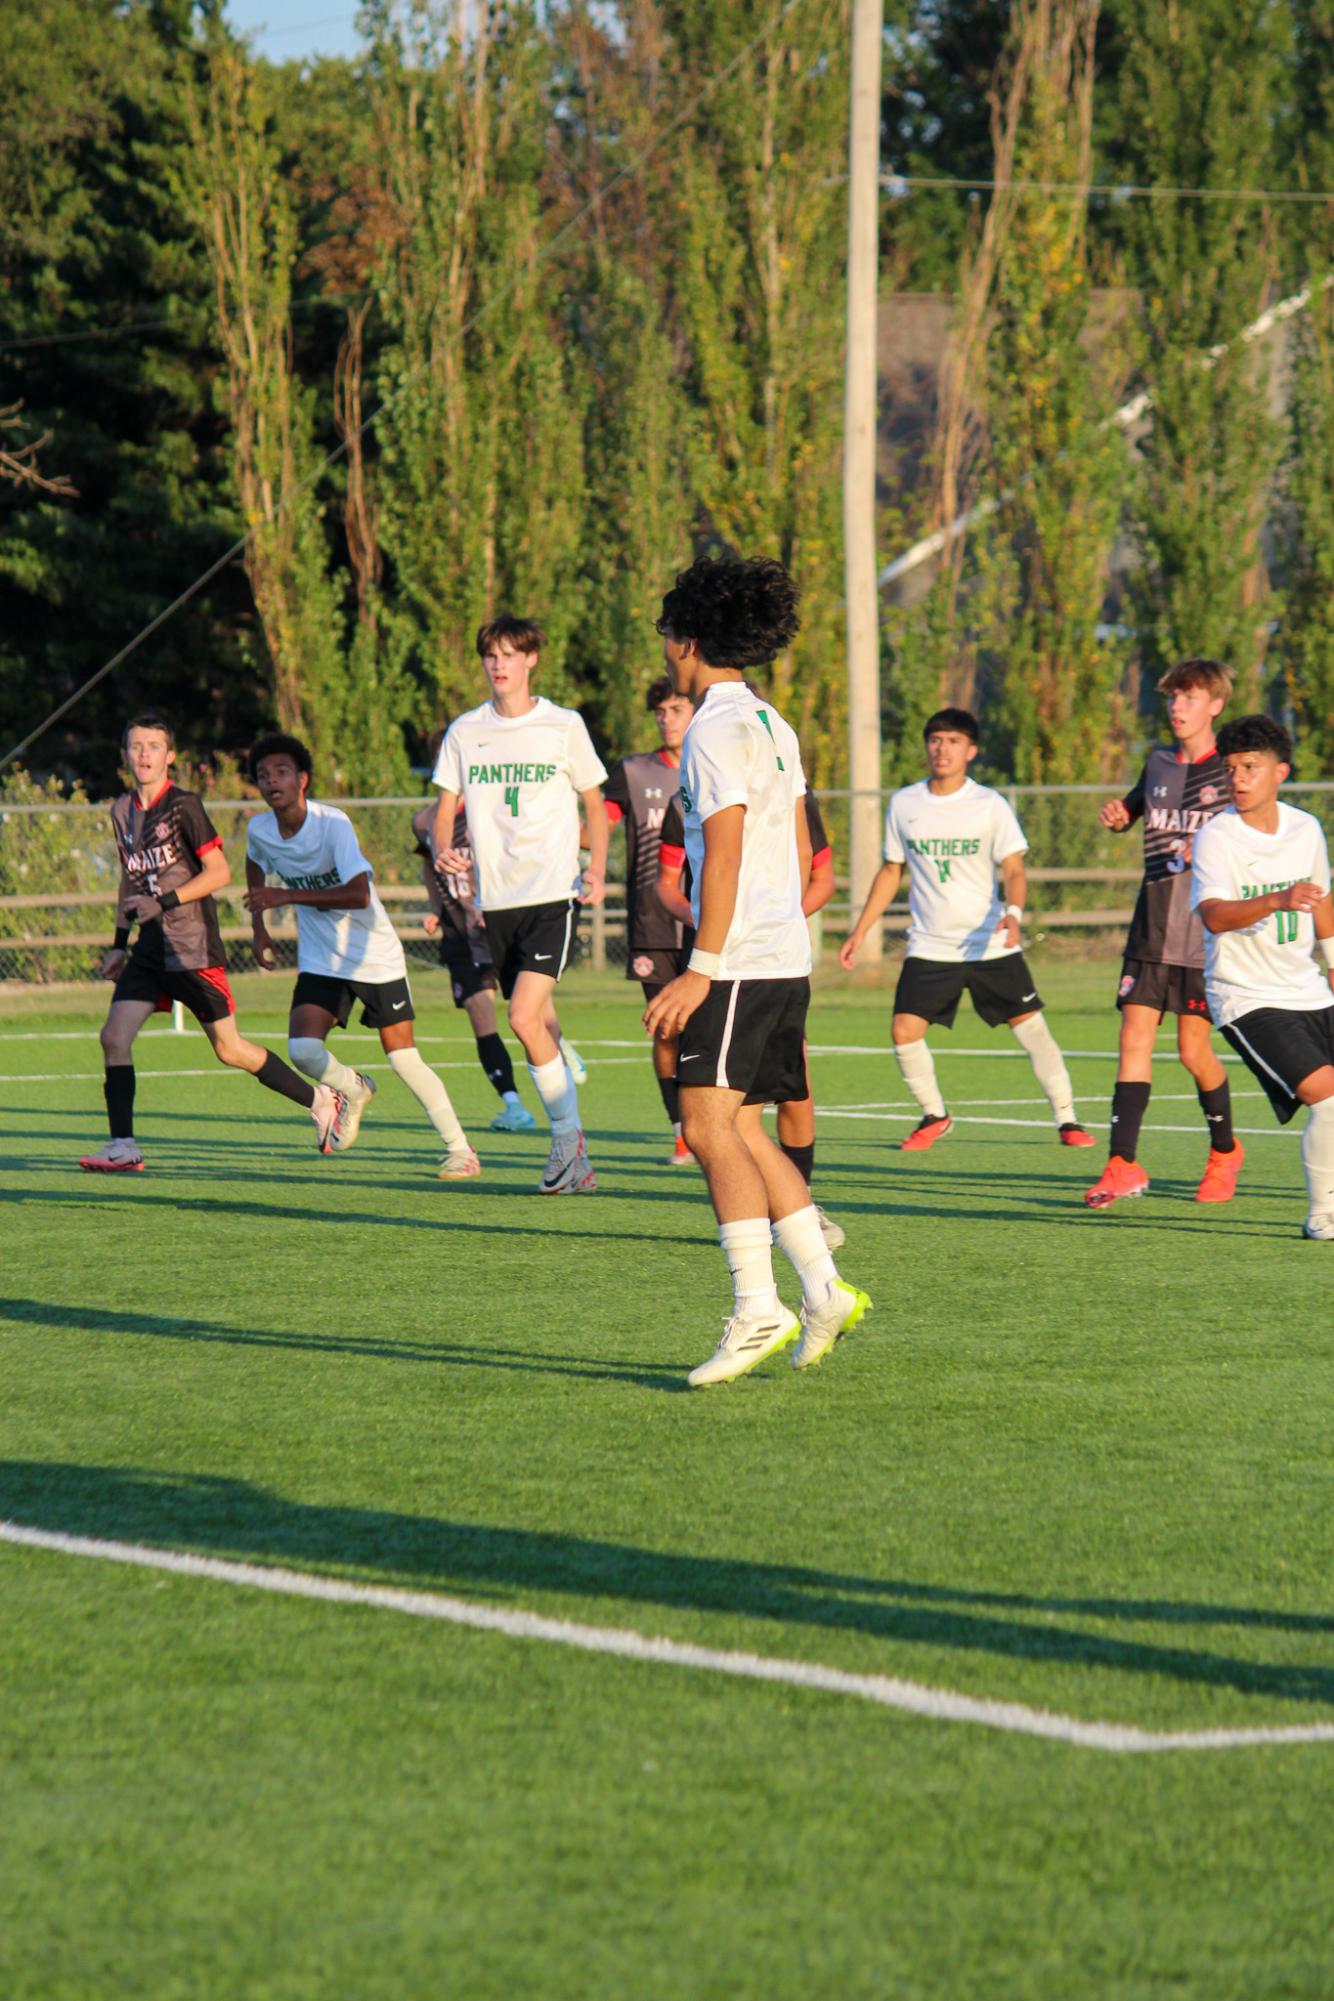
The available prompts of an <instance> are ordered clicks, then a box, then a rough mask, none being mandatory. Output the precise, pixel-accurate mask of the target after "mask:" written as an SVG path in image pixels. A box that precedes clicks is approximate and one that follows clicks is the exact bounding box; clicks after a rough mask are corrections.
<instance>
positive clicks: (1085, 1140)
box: [1056, 1119, 1097, 1146]
mask: <svg viewBox="0 0 1334 2001" xmlns="http://www.w3.org/2000/svg"><path fill="white" fill-rule="evenodd" d="M1056 1137H1057V1139H1058V1140H1059V1141H1060V1142H1061V1145H1062V1146H1096V1145H1097V1141H1096V1140H1095V1139H1094V1137H1093V1134H1092V1133H1091V1132H1086V1131H1085V1129H1084V1127H1083V1126H1081V1125H1080V1124H1079V1122H1078V1120H1077V1119H1072V1120H1071V1121H1070V1123H1069V1125H1065V1126H1057V1128H1056Z"/></svg>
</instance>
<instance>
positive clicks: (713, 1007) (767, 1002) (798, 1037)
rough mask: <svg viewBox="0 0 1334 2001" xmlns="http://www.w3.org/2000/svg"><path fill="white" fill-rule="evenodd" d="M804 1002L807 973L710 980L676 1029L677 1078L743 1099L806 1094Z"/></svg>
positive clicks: (781, 1101) (759, 1101)
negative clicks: (774, 977)
mask: <svg viewBox="0 0 1334 2001" xmlns="http://www.w3.org/2000/svg"><path fill="white" fill-rule="evenodd" d="M810 1004H811V983H810V981H809V980H807V979H799V980H715V981H714V982H713V984H712V985H711V986H710V988H709V991H708V993H707V994H706V995H705V997H704V1000H703V1001H702V1002H701V1003H700V1005H699V1006H698V1007H697V1008H696V1009H695V1012H694V1013H693V1014H692V1015H691V1017H690V1019H689V1021H688V1022H687V1023H686V1025H685V1027H684V1028H683V1029H682V1031H681V1042H680V1047H679V1048H678V1050H677V1056H676V1081H677V1083H678V1084H679V1085H680V1086H681V1088H682V1089H683V1090H685V1089H686V1088H688V1087H690V1086H695V1085H713V1086H715V1087H716V1088H718V1089H720V1090H724V1091H741V1092H743V1093H744V1095H745V1100H746V1103H747V1104H748V1105H785V1104H788V1103H789V1102H792V1101H795V1100H798V1099H801V1098H804V1097H806V1096H807V1095H808V1093H809V1086H808V1085H807V1082H806V1015H807V1011H808V1010H809V1008H810Z"/></svg>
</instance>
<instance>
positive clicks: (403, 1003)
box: [394, 1001, 407, 1014]
mask: <svg viewBox="0 0 1334 2001" xmlns="http://www.w3.org/2000/svg"><path fill="white" fill-rule="evenodd" d="M406 1006H407V1002H406V1001H395V1002H394V1013H395V1014H397V1013H398V1011H399V1009H400V1008H402V1007H406Z"/></svg>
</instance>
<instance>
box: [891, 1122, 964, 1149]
mask: <svg viewBox="0 0 1334 2001" xmlns="http://www.w3.org/2000/svg"><path fill="white" fill-rule="evenodd" d="M953 1124H954V1121H953V1119H952V1118H951V1117H950V1115H949V1113H948V1112H945V1113H943V1114H942V1116H941V1117H940V1118H938V1119H936V1118H932V1117H931V1115H930V1113H928V1114H927V1116H926V1117H925V1118H924V1119H923V1120H922V1121H921V1123H920V1125H915V1126H914V1127H913V1129H912V1131H911V1132H910V1133H909V1134H908V1137H907V1139H905V1140H901V1141H900V1142H899V1144H900V1146H901V1147H902V1149H903V1151H904V1153H925V1152H926V1150H927V1148H928V1147H929V1146H934V1145H935V1143H936V1141H937V1140H938V1139H944V1137H945V1135H946V1133H947V1132H948V1131H949V1130H950V1128H951V1126H952V1125H953Z"/></svg>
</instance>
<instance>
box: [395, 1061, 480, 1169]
mask: <svg viewBox="0 0 1334 2001" xmlns="http://www.w3.org/2000/svg"><path fill="white" fill-rule="evenodd" d="M389 1067H390V1069H391V1070H392V1071H393V1073H394V1075H395V1076H396V1077H397V1078H398V1079H399V1081H400V1082H401V1083H404V1084H406V1085H407V1087H408V1089H409V1090H410V1091H411V1093H412V1095H413V1097H414V1098H415V1099H416V1100H417V1102H418V1104H419V1105H421V1106H422V1107H423V1109H424V1111H425V1113H426V1116H427V1118H428V1119H429V1120H430V1121H431V1124H432V1125H433V1126H434V1127H435V1129H436V1131H437V1132H438V1133H439V1135H440V1137H441V1139H442V1140H443V1141H444V1143H445V1145H446V1147H447V1148H448V1149H449V1151H450V1153H457V1152H459V1151H461V1149H462V1148H463V1147H465V1146H466V1145H467V1144H468V1136H467V1134H466V1133H465V1132H464V1130H463V1127H462V1126H461V1125H460V1124H459V1116H458V1113H457V1112H456V1111H455V1110H454V1107H453V1106H452V1105H451V1104H450V1102H449V1093H448V1091H447V1090H446V1089H445V1087H444V1085H443V1084H442V1083H441V1082H440V1079H439V1078H438V1077H437V1076H436V1074H435V1072H434V1070H432V1069H430V1068H429V1067H428V1066H427V1065H426V1064H425V1063H424V1062H423V1061H422V1053H421V1051H420V1049H391V1050H390V1051H389Z"/></svg>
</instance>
